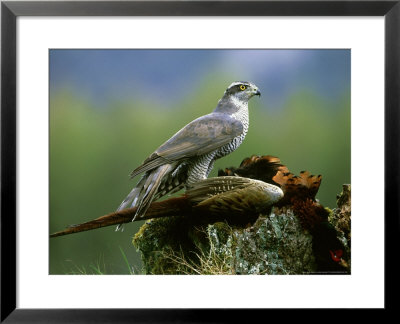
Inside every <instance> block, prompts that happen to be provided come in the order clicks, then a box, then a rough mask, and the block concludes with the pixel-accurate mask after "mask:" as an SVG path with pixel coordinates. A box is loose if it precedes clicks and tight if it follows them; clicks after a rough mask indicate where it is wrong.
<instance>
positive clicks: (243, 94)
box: [224, 81, 261, 101]
mask: <svg viewBox="0 0 400 324" xmlns="http://www.w3.org/2000/svg"><path fill="white" fill-rule="evenodd" d="M225 96H229V97H235V98H236V99H238V100H240V101H248V100H249V99H250V98H251V97H253V96H261V92H260V90H259V89H258V87H257V86H256V85H255V84H254V83H251V82H247V81H236V82H233V83H232V84H231V85H230V86H229V87H228V89H226V90H225V93H224V97H225Z"/></svg>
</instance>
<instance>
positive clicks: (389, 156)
mask: <svg viewBox="0 0 400 324" xmlns="http://www.w3.org/2000/svg"><path fill="white" fill-rule="evenodd" d="M19 16H384V18H385V157H384V158H385V173H384V177H385V179H384V180H385V188H384V190H385V206H384V208H385V309H386V310H390V309H393V308H394V307H396V301H395V298H391V296H395V294H394V293H395V291H396V287H397V286H398V285H397V283H398V282H399V280H398V274H397V273H396V271H395V269H396V267H395V266H394V265H395V264H394V261H393V260H394V259H395V257H396V256H397V255H398V251H397V246H398V240H396V239H397V238H398V237H399V232H400V231H399V228H400V226H399V225H400V220H399V207H400V203H399V202H398V199H399V197H400V195H399V155H400V147H399V128H400V115H399V103H400V65H399V61H400V0H394V1H321V0H316V1H293V0H292V1H122V2H120V1H116V2H112V1H101V2H98V1H90V2H89V1H15V2H14V1H2V3H1V321H2V322H3V321H5V322H6V323H25V322H26V323H31V322H38V323H86V322H101V323H109V322H110V323H111V322H118V323H125V322H150V321H156V322H184V323H186V322H191V323H192V322H213V323H214V322H228V321H229V322H235V321H237V320H238V319H239V318H240V316H239V315H244V316H248V315H249V314H248V313H249V312H258V313H260V312H263V310H226V309H225V310H223V309H216V310H212V311H211V310H207V312H204V310H194V309H179V310H178V309H158V310H157V309H147V310H145V309H101V310H99V309H96V310H94V309H17V308H16V300H17V294H16V270H17V269H16V239H17V234H16V189H17V187H16V162H17V157H16V112H17V111H16V44H17V30H16V19H17V17H19ZM366 95H367V94H366ZM365 163H369V164H371V174H369V175H366V176H368V177H370V178H371V181H373V178H374V177H380V176H382V170H375V169H374V165H373V153H372V152H371V156H366V157H365ZM371 194H372V193H371ZM366 284H367V283H366ZM132 293H134V292H132ZM116 297H117V296H116ZM259 315H260V316H263V314H259ZM253 316H256V315H255V314H253V313H252V314H251V317H253Z"/></svg>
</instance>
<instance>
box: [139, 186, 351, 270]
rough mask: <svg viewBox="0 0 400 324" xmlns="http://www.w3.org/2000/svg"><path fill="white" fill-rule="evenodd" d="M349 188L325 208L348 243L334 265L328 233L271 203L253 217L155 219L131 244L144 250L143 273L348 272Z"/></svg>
mask: <svg viewBox="0 0 400 324" xmlns="http://www.w3.org/2000/svg"><path fill="white" fill-rule="evenodd" d="M350 190H351V187H350V185H344V186H343V192H342V193H341V194H340V195H339V196H338V200H337V204H338V206H337V208H335V209H333V210H329V209H327V210H328V212H329V217H328V220H329V224H327V225H328V226H329V228H332V229H334V231H335V235H336V236H337V239H338V240H339V241H340V242H341V243H342V244H343V247H344V249H345V251H344V254H343V258H342V259H343V260H341V262H340V265H339V264H336V263H338V262H336V263H335V262H331V263H333V266H332V267H331V266H329V262H328V261H332V260H330V259H329V258H330V255H329V252H330V253H331V255H332V258H333V259H334V257H336V255H335V256H334V255H333V252H332V251H331V250H329V251H328V250H326V249H325V250H326V251H325V250H324V248H323V247H322V248H321V246H322V245H323V244H322V243H321V244H320V243H319V241H317V240H320V239H321V238H320V237H322V240H324V235H325V234H321V233H322V232H321V233H320V232H317V231H316V230H314V231H310V230H307V229H305V228H304V226H302V223H301V221H300V219H299V217H297V216H296V214H295V212H294V210H293V209H292V208H290V207H280V208H279V207H273V208H271V209H270V210H269V211H268V212H265V213H263V214H259V215H258V217H255V218H254V217H253V216H249V217H246V215H242V217H241V219H240V220H239V219H226V218H225V219H216V218H215V217H209V216H208V215H203V216H204V217H201V216H196V217H190V215H188V216H172V217H167V218H161V219H152V220H148V221H147V222H146V223H145V224H144V225H143V226H142V227H141V229H140V230H139V232H138V233H137V234H136V235H135V237H134V239H133V244H134V246H135V247H136V248H137V249H138V250H139V251H140V252H141V254H142V260H143V264H144V269H143V270H144V273H145V274H320V273H333V274H348V273H350V264H351V262H350V238H351V231H350V218H351V205H350V203H351V198H350V193H351V192H350ZM317 237H318V239H317ZM332 250H334V249H332ZM321 251H322V253H321ZM325 255H326V259H327V260H325V261H327V262H325V261H324V258H325ZM321 260H322V261H323V262H321Z"/></svg>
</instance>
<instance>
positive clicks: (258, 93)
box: [254, 89, 261, 97]
mask: <svg viewBox="0 0 400 324" xmlns="http://www.w3.org/2000/svg"><path fill="white" fill-rule="evenodd" d="M254 95H255V96H259V97H261V92H260V90H258V89H257V90H256V91H255V92H254Z"/></svg>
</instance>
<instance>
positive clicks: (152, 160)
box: [118, 82, 260, 219]
mask: <svg viewBox="0 0 400 324" xmlns="http://www.w3.org/2000/svg"><path fill="white" fill-rule="evenodd" d="M255 95H258V96H260V91H259V89H258V87H257V86H256V85H254V84H253V83H251V82H233V83H232V84H231V85H230V86H229V87H228V89H226V91H225V93H224V95H223V96H222V98H221V99H220V100H219V102H218V104H217V107H216V108H215V109H214V111H213V112H212V113H210V114H208V115H205V116H202V117H199V118H197V119H195V120H193V121H192V122H190V123H189V124H187V125H186V126H185V127H183V128H182V129H181V130H180V131H178V132H177V133H176V134H175V135H174V136H172V137H171V138H170V139H169V140H168V141H166V142H165V143H164V144H162V145H161V146H160V147H159V148H158V149H157V150H156V151H155V152H154V153H153V154H151V155H150V156H149V157H148V158H147V159H146V160H144V162H143V163H142V164H141V165H140V166H138V167H137V168H136V169H135V170H133V171H132V173H131V178H134V177H136V176H137V175H139V174H141V173H144V174H143V176H142V178H141V179H140V181H139V182H138V183H137V185H136V186H135V187H134V188H133V189H132V191H131V192H130V193H129V195H128V196H127V197H126V198H125V199H124V201H123V202H122V203H121V205H120V206H119V208H118V211H119V210H122V209H125V208H128V207H130V206H132V207H137V212H136V214H135V216H134V218H133V219H135V218H136V217H138V216H139V217H142V216H143V215H144V214H145V213H146V210H147V208H148V207H149V206H150V204H151V202H152V201H153V200H156V199H159V198H160V197H162V196H164V195H166V194H168V193H174V192H176V191H178V190H180V189H182V188H184V187H186V188H187V189H188V188H190V187H191V185H192V184H194V183H196V182H197V181H199V180H203V179H206V178H207V176H208V175H209V173H210V172H211V169H212V168H213V165H214V162H215V160H217V159H219V158H221V157H223V156H225V155H227V154H229V153H231V152H233V151H234V150H236V149H237V148H238V147H239V145H240V144H241V143H242V141H243V139H244V137H245V136H246V134H247V130H248V127H249V112H248V102H249V99H250V98H252V97H253V96H255Z"/></svg>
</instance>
